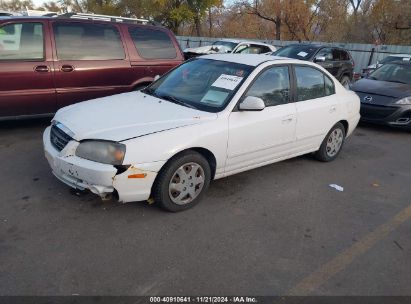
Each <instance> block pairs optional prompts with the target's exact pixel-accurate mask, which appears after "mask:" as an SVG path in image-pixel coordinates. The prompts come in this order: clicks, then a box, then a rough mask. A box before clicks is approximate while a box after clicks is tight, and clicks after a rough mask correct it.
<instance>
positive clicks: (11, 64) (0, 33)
mask: <svg viewBox="0 0 411 304" xmlns="http://www.w3.org/2000/svg"><path fill="white" fill-rule="evenodd" d="M143 23H144V24H143ZM145 23H146V20H143V21H142V20H139V19H128V18H127V19H126V18H117V17H116V18H114V17H111V16H98V15H87V14H81V15H80V14H79V15H73V14H67V15H60V16H56V17H0V120H5V119H11V118H17V117H20V118H21V117H29V116H39V115H41V116H43V115H49V114H52V113H55V112H56V111H57V109H59V108H61V107H64V106H67V105H69V104H72V103H76V102H79V101H84V100H88V99H93V98H98V97H103V96H107V95H113V94H117V93H122V92H128V91H132V90H136V89H140V88H142V87H145V86H146V85H147V84H149V83H151V82H152V81H153V79H154V78H155V77H156V76H157V75H162V74H164V73H166V72H167V71H169V70H170V69H171V68H173V67H175V66H177V65H179V64H180V63H181V62H183V60H184V57H183V54H182V52H181V49H180V46H179V44H178V42H177V40H176V38H175V36H174V35H173V33H172V32H171V31H170V30H168V29H166V28H164V27H160V26H154V25H148V24H145Z"/></svg>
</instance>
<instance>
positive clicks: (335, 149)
mask: <svg viewBox="0 0 411 304" xmlns="http://www.w3.org/2000/svg"><path fill="white" fill-rule="evenodd" d="M344 141H345V128H344V126H343V124H342V123H340V122H339V123H337V124H335V125H334V127H332V128H331V130H330V131H329V132H328V134H327V136H325V138H324V140H323V142H322V144H321V146H320V149H319V150H318V151H317V152H315V154H314V155H315V158H316V159H318V160H319V161H322V162H330V161H333V160H334V159H336V158H337V156H338V154H340V152H341V149H342V147H343V145H344Z"/></svg>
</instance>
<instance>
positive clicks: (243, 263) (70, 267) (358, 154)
mask: <svg viewBox="0 0 411 304" xmlns="http://www.w3.org/2000/svg"><path fill="white" fill-rule="evenodd" d="M47 124H48V122H47V121H45V120H42V121H31V122H25V123H21V122H20V123H7V124H5V123H3V124H1V126H0V139H1V141H0V159H1V173H2V174H1V175H0V190H1V204H0V294H1V295H72V294H80V295H159V294H160V295H287V294H298V295H308V294H310V295H411V289H410V281H411V271H410V270H411V259H410V257H411V238H410V235H411V186H410V185H411V161H410V151H411V140H410V139H411V133H407V132H403V131H398V130H391V129H387V128H382V127H375V126H361V127H360V128H358V129H357V130H356V131H355V133H354V135H353V136H352V137H351V138H350V139H349V140H348V141H347V142H346V145H345V147H344V149H343V152H342V154H341V155H340V157H339V158H338V159H337V160H336V161H335V162H333V163H320V162H317V161H315V160H313V159H312V157H311V156H303V157H299V158H296V159H293V160H289V161H285V162H282V163H278V164H274V165H270V166H266V167H263V168H260V169H256V170H253V171H249V172H245V173H242V174H238V175H235V176H232V177H229V178H226V179H222V180H218V181H215V182H213V183H212V184H211V187H210V190H209V192H208V195H207V196H206V199H205V200H204V201H202V202H201V203H200V204H199V205H198V206H197V207H195V208H194V209H191V210H189V211H186V212H182V213H178V214H171V213H167V212H164V211H162V210H160V209H159V208H157V207H156V206H154V205H148V204H146V203H128V204H124V205H122V204H118V203H115V202H105V203H102V202H101V201H100V200H99V199H98V198H96V197H95V196H93V195H91V194H87V195H80V196H78V195H75V194H74V193H73V192H72V191H70V190H69V189H68V187H67V186H66V185H64V184H62V183H61V182H59V181H58V180H57V179H56V178H54V176H53V175H52V174H51V172H50V170H49V167H48V165H47V163H46V160H45V158H44V155H43V150H42V142H41V136H42V132H43V130H44V128H45V127H46V125H47ZM332 183H335V184H338V185H341V186H343V187H344V192H338V191H336V190H335V189H333V188H330V187H329V184H332Z"/></svg>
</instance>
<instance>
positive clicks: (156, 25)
mask: <svg viewBox="0 0 411 304" xmlns="http://www.w3.org/2000/svg"><path fill="white" fill-rule="evenodd" d="M4 20H6V21H9V20H13V21H20V20H25V21H27V20H32V21H41V20H53V21H54V20H57V21H69V22H87V23H94V22H96V23H106V24H127V25H139V26H148V27H157V28H162V29H167V28H166V27H163V26H161V25H158V24H153V23H151V22H148V23H146V24H142V23H138V22H137V23H135V22H127V21H124V22H113V21H109V20H96V19H80V18H57V17H53V16H0V21H4Z"/></svg>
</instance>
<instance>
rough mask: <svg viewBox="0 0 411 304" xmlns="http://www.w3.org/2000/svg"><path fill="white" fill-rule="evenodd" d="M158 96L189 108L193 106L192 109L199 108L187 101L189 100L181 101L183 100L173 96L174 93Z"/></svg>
mask: <svg viewBox="0 0 411 304" xmlns="http://www.w3.org/2000/svg"><path fill="white" fill-rule="evenodd" d="M158 97H159V98H163V99H165V100H167V101H170V102H173V103H176V104H179V105H181V106H185V107H188V108H192V109H196V110H197V108H196V107H195V106H193V105H192V104H189V103H187V102H184V101H181V100H179V99H177V98H176V97H175V96H172V95H158Z"/></svg>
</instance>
